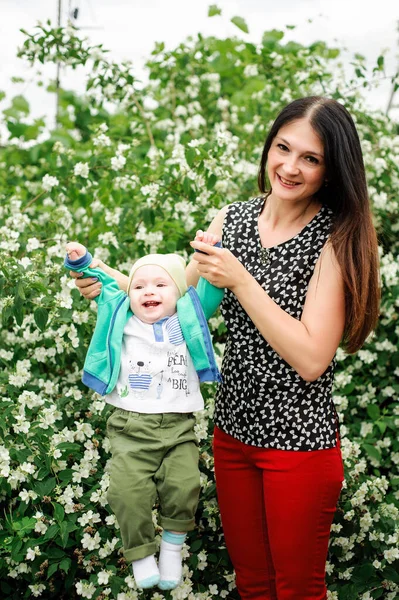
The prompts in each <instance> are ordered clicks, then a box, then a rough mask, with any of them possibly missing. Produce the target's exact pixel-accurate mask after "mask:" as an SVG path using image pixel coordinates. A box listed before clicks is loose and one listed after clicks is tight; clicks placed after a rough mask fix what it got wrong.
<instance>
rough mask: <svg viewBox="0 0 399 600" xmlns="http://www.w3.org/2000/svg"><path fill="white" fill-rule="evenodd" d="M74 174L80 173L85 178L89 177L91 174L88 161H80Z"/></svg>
mask: <svg viewBox="0 0 399 600" xmlns="http://www.w3.org/2000/svg"><path fill="white" fill-rule="evenodd" d="M73 172H74V175H80V177H83V178H84V179H87V178H88V176H89V165H88V163H82V162H78V163H77V164H76V165H75V167H74V169H73Z"/></svg>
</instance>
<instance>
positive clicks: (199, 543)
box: [190, 539, 202, 552]
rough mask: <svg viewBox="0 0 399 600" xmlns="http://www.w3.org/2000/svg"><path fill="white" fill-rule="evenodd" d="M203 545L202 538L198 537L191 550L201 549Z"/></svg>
mask: <svg viewBox="0 0 399 600" xmlns="http://www.w3.org/2000/svg"><path fill="white" fill-rule="evenodd" d="M201 546H202V540H201V539H198V540H194V542H193V543H192V544H191V546H190V551H191V552H196V551H197V550H199V549H200V548H201Z"/></svg>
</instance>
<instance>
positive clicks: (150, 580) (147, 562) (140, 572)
mask: <svg viewBox="0 0 399 600" xmlns="http://www.w3.org/2000/svg"><path fill="white" fill-rule="evenodd" d="M132 568H133V576H134V578H135V580H136V584H137V587H139V588H150V587H153V586H154V585H157V583H158V582H159V569H158V566H157V563H156V561H155V556H154V555H153V554H151V555H150V556H146V557H145V558H140V559H139V560H134V561H133V562H132Z"/></svg>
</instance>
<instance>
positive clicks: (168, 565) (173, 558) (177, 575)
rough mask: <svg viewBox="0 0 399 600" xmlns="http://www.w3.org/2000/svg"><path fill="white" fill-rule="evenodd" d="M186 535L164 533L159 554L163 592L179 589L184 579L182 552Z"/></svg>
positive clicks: (160, 585) (160, 586) (160, 584)
mask: <svg viewBox="0 0 399 600" xmlns="http://www.w3.org/2000/svg"><path fill="white" fill-rule="evenodd" d="M185 537H186V535H185V534H184V533H171V532H170V531H164V533H163V534H162V541H161V550H160V553H159V572H160V576H161V579H160V582H159V584H158V587H159V588H160V589H161V590H173V589H174V588H175V587H177V586H178V585H179V583H180V581H181V577H182V557H181V550H182V548H183V543H184V539H185Z"/></svg>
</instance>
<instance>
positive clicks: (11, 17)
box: [0, 0, 399, 123]
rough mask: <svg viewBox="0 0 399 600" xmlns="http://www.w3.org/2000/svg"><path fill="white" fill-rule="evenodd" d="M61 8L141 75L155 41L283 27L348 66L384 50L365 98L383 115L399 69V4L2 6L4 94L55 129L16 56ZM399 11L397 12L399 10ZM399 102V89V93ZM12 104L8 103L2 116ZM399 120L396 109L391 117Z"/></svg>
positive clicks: (235, 0) (49, 109)
mask: <svg viewBox="0 0 399 600" xmlns="http://www.w3.org/2000/svg"><path fill="white" fill-rule="evenodd" d="M59 1H61V6H62V24H64V25H65V24H66V22H67V19H68V15H69V14H70V13H71V11H72V10H73V9H75V8H78V9H79V17H78V19H77V21H75V23H76V25H78V26H79V27H81V29H82V33H83V34H84V35H86V36H88V37H89V38H90V41H91V42H92V43H94V44H100V43H102V44H103V46H104V48H107V49H109V50H110V55H111V56H112V58H113V59H115V60H122V59H129V60H131V61H132V62H133V64H134V70H135V72H136V74H138V75H139V76H140V75H142V76H144V71H143V64H144V62H145V59H146V57H148V56H149V55H150V53H151V50H152V49H153V47H154V44H155V42H161V41H163V42H165V44H166V47H167V48H173V47H174V46H176V45H177V44H178V43H179V42H181V41H183V40H184V39H185V38H186V37H187V36H189V35H194V36H195V35H196V34H197V33H198V32H201V33H203V34H204V35H215V36H218V37H226V36H238V37H241V38H242V39H246V40H249V41H252V42H255V43H259V42H260V41H261V38H262V33H263V32H264V31H267V30H270V29H274V28H276V29H284V28H285V26H286V25H295V29H294V30H290V31H289V32H287V36H286V38H285V39H286V40H289V39H294V40H296V41H298V42H300V43H302V44H309V43H311V42H313V41H315V40H323V41H325V42H326V43H327V44H328V45H331V46H334V47H335V46H338V47H340V48H342V49H344V51H343V59H344V62H346V63H347V64H349V62H350V59H351V56H353V54H354V53H360V54H362V55H363V56H365V57H366V59H367V61H368V63H369V64H370V65H374V64H375V62H376V59H377V57H378V56H379V55H380V54H381V53H382V52H385V56H386V58H385V64H386V73H385V75H386V79H383V80H382V82H381V84H380V86H379V87H378V89H375V90H373V91H372V92H371V93H369V94H368V96H367V102H368V104H369V106H370V107H371V108H377V109H381V110H384V111H385V110H386V108H387V105H388V100H389V95H390V91H391V85H390V82H389V76H390V75H392V74H393V73H394V72H395V71H396V70H397V69H398V65H399V45H398V42H399V31H398V21H399V3H398V2H394V1H393V0H378V2H376V1H375V0H334V1H333V2H332V1H331V0H280V1H276V0H273V1H272V0H219V1H218V0H193V1H191V2H190V1H189V0H0V56H1V59H0V90H3V91H5V92H6V94H7V96H8V97H11V96H13V95H16V94H19V93H22V94H23V95H24V96H25V97H26V99H27V100H28V101H29V103H30V105H31V114H32V115H33V116H35V117H38V116H45V117H46V119H47V122H49V123H51V120H52V119H54V113H55V97H54V95H53V94H49V93H47V92H46V91H45V90H44V88H38V87H37V85H36V83H35V81H34V80H35V71H32V69H31V68H30V67H29V66H28V65H26V64H25V63H24V61H22V60H21V59H18V58H17V57H16V53H17V48H18V46H20V45H21V43H22V41H23V36H22V34H21V33H20V31H19V30H20V29H21V28H24V29H27V30H28V31H32V30H33V28H34V26H35V25H36V23H37V21H46V20H47V19H51V21H52V22H53V23H54V24H55V23H56V21H57V7H58V2H59ZM210 4H217V6H219V7H220V8H221V9H222V17H213V18H209V17H208V16H207V14H208V7H209V5H210ZM395 5H396V8H395ZM234 16H241V17H243V18H244V19H245V21H246V22H247V25H248V27H249V34H245V33H243V32H241V31H240V30H239V29H237V28H236V27H235V26H234V25H233V24H231V23H230V19H231V18H232V17H234ZM42 74H43V80H44V81H48V80H49V79H54V78H55V67H54V66H53V65H47V66H45V67H44V68H43V69H42ZM16 76H17V77H23V78H25V82H24V83H19V84H15V83H14V84H13V83H11V78H12V77H16ZM61 83H62V86H63V87H64V88H66V89H74V90H76V91H79V90H81V91H83V87H84V73H83V72H81V73H76V72H75V71H72V70H70V69H69V70H66V71H65V70H64V71H63V72H62V77H61ZM395 100H396V103H397V104H399V91H398V92H397V95H396V99H395ZM8 105H9V100H8V99H7V98H6V99H5V100H3V101H2V102H1V103H0V111H1V109H4V108H5V107H6V106H8ZM391 116H392V117H393V118H398V119H399V108H398V109H395V110H394V111H392V112H391Z"/></svg>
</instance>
